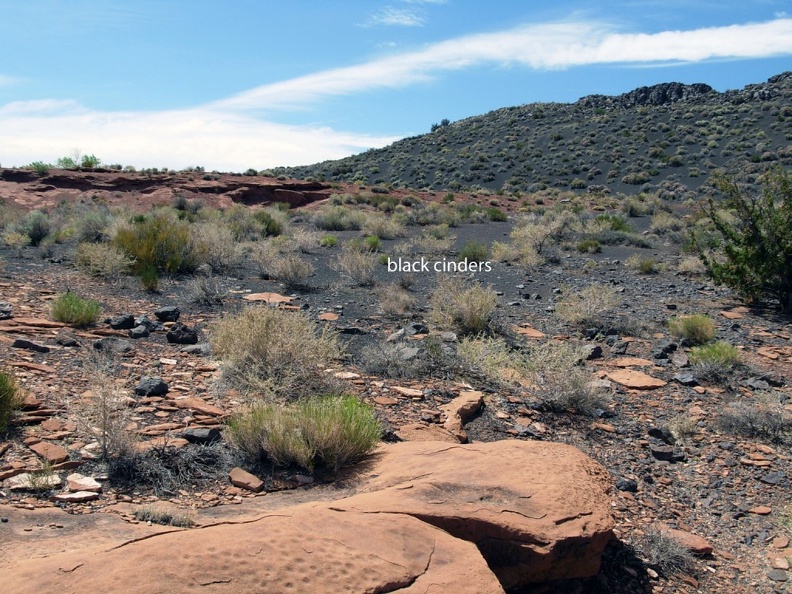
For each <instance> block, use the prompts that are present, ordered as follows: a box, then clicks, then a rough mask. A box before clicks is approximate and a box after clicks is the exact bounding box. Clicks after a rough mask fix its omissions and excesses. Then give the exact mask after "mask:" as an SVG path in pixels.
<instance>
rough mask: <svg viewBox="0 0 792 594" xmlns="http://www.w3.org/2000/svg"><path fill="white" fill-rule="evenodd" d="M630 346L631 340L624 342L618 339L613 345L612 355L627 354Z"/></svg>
mask: <svg viewBox="0 0 792 594" xmlns="http://www.w3.org/2000/svg"><path fill="white" fill-rule="evenodd" d="M629 347H630V343H629V342H624V341H621V340H618V341H616V342H614V343H613V345H611V354H612V355H626V354H627V349H628V348H629Z"/></svg>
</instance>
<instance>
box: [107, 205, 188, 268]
mask: <svg viewBox="0 0 792 594" xmlns="http://www.w3.org/2000/svg"><path fill="white" fill-rule="evenodd" d="M113 243H114V244H115V245H116V246H117V247H119V248H120V249H121V250H123V251H124V252H125V253H126V254H127V255H128V256H130V257H132V258H134V259H135V272H137V273H138V274H141V273H142V272H143V271H144V270H146V269H148V268H154V269H155V270H157V271H158V272H166V273H175V272H186V271H189V270H192V269H193V268H194V267H195V263H196V260H195V255H194V253H193V245H192V241H191V235H190V224H189V223H187V222H186V221H183V220H179V219H178V218H177V217H176V216H173V215H172V214H171V213H168V212H154V213H152V214H149V215H146V216H144V217H139V218H138V217H136V218H134V219H133V222H132V224H131V225H127V226H123V227H121V228H120V229H118V230H117V232H116V235H115V238H114V239H113Z"/></svg>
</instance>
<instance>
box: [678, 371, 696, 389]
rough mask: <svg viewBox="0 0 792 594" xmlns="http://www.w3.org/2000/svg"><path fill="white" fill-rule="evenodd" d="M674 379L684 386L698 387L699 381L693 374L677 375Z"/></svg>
mask: <svg viewBox="0 0 792 594" xmlns="http://www.w3.org/2000/svg"><path fill="white" fill-rule="evenodd" d="M673 379H674V381H675V382H677V383H680V384H682V385H683V386H698V380H697V379H696V376H694V375H693V374H692V373H677V374H676V375H675V376H674V378H673Z"/></svg>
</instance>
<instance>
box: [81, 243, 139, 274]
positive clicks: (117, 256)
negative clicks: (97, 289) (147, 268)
mask: <svg viewBox="0 0 792 594" xmlns="http://www.w3.org/2000/svg"><path fill="white" fill-rule="evenodd" d="M74 264H75V265H76V266H77V268H79V269H80V270H82V271H83V272H85V273H86V274H88V275H90V276H98V277H101V278H107V279H114V278H117V277H118V276H120V275H122V274H125V273H127V272H129V271H130V270H131V269H132V265H133V264H134V260H132V258H130V257H129V256H127V255H126V254H125V253H124V252H122V251H121V250H119V249H118V248H117V247H116V246H115V245H113V244H110V243H80V244H78V245H77V249H76V251H75V254H74Z"/></svg>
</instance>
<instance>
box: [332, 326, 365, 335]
mask: <svg viewBox="0 0 792 594" xmlns="http://www.w3.org/2000/svg"><path fill="white" fill-rule="evenodd" d="M338 332H339V333H340V334H352V335H355V334H366V331H365V330H363V328H359V327H358V326H344V327H343V328H339V329H338Z"/></svg>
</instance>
